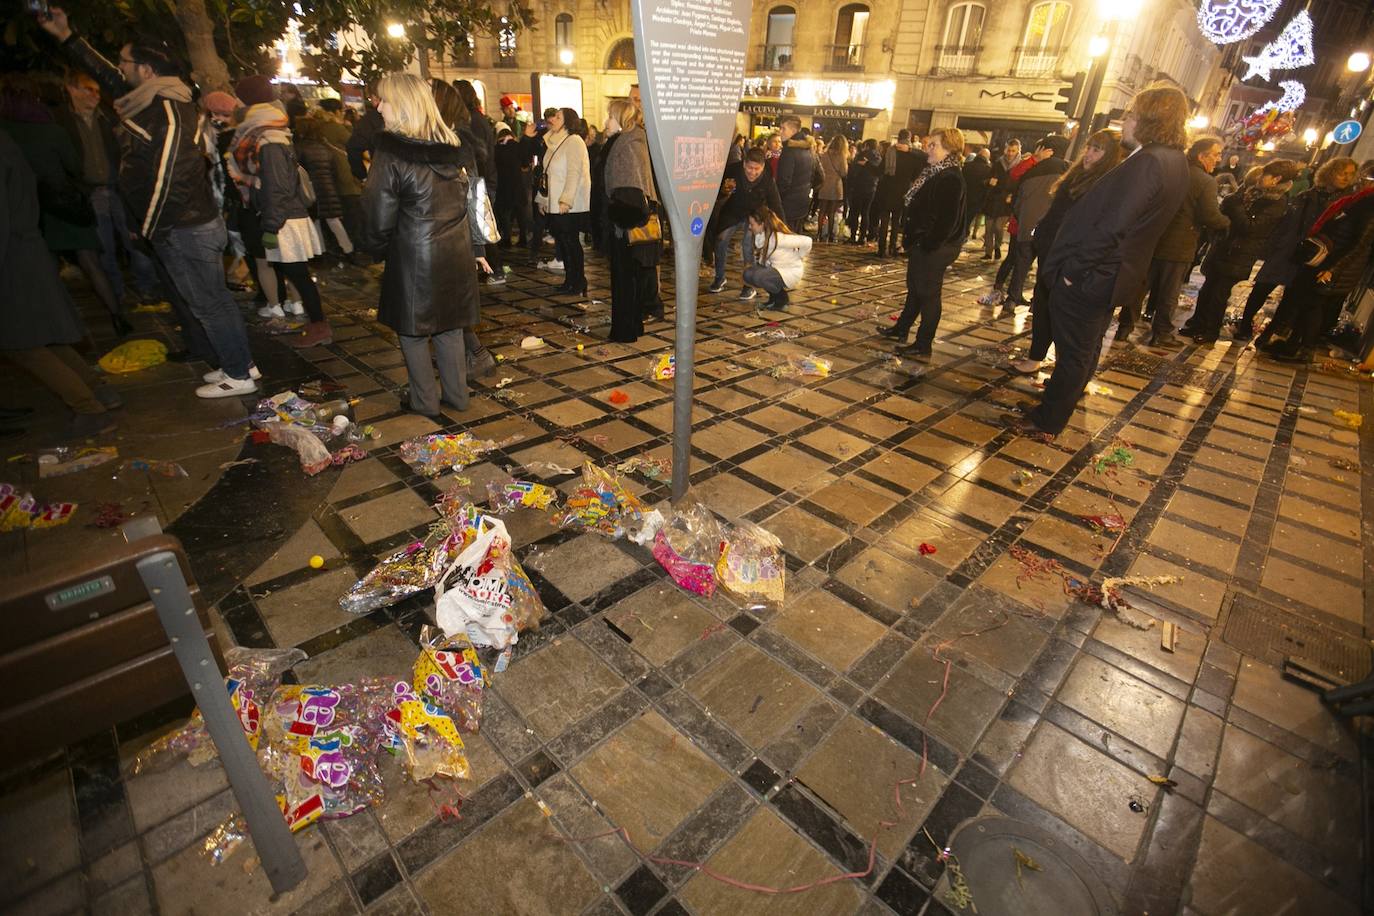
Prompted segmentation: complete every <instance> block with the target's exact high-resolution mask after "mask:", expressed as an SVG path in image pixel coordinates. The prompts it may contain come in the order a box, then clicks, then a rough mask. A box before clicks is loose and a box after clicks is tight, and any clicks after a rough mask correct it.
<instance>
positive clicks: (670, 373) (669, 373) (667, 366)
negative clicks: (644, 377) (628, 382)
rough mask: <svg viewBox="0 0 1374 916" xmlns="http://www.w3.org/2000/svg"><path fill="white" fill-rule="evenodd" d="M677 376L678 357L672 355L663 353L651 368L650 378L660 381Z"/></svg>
mask: <svg viewBox="0 0 1374 916" xmlns="http://www.w3.org/2000/svg"><path fill="white" fill-rule="evenodd" d="M676 375H677V357H676V356H674V355H673V354H671V353H661V354H659V356H658V358H657V359H655V360H654V363H653V365H652V366H650V367H649V377H650V378H652V379H655V380H658V381H662V380H664V379H670V378H674V377H675V376H676Z"/></svg>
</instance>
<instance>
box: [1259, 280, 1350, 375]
mask: <svg viewBox="0 0 1374 916" xmlns="http://www.w3.org/2000/svg"><path fill="white" fill-rule="evenodd" d="M1345 295H1346V294H1345V293H1333V292H1330V291H1328V290H1327V288H1326V287H1325V286H1323V285H1322V284H1320V283H1318V282H1317V272H1316V270H1314V269H1312V268H1309V267H1303V268H1299V269H1298V275H1297V276H1296V277H1294V278H1293V282H1292V283H1290V284H1288V287H1287V288H1286V289H1285V290H1284V291H1283V300H1284V302H1290V301H1291V303H1292V304H1291V306H1290V314H1291V315H1292V324H1293V333H1291V334H1289V335H1288V344H1287V346H1285V347H1283V351H1284V352H1287V353H1291V354H1297V353H1300V352H1301V351H1302V350H1304V349H1307V348H1310V347H1315V346H1316V345H1317V343H1318V341H1320V340H1321V336H1322V333H1323V332H1324V331H1326V330H1327V329H1328V322H1330V324H1332V325H1334V324H1335V319H1339V318H1340V309H1341V305H1342V304H1343V303H1344V302H1345ZM1333 316H1334V317H1333ZM1276 323H1277V318H1276Z"/></svg>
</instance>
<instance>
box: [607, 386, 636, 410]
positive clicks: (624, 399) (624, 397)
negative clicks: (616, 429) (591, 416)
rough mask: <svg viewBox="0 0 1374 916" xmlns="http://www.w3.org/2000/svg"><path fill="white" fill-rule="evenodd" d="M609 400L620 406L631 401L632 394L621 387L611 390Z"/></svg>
mask: <svg viewBox="0 0 1374 916" xmlns="http://www.w3.org/2000/svg"><path fill="white" fill-rule="evenodd" d="M607 400H609V401H610V402H611V403H612V404H615V405H617V406H619V405H622V404H628V403H630V396H629V395H628V394H626V393H625V392H623V391H621V390H620V389H619V388H617V389H615V390H614V391H612V392H611V394H610V397H608V398H607Z"/></svg>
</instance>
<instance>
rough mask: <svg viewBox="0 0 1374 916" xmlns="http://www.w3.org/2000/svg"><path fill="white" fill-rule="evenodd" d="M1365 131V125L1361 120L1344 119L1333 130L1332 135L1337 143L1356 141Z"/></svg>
mask: <svg viewBox="0 0 1374 916" xmlns="http://www.w3.org/2000/svg"><path fill="white" fill-rule="evenodd" d="M1363 132H1364V127H1362V126H1361V125H1360V122H1359V121H1342V122H1341V123H1339V124H1337V125H1336V128H1335V129H1334V130H1333V131H1331V136H1332V137H1333V138H1334V139H1335V141H1336V142H1337V143H1354V142H1355V141H1356V140H1358V139H1359V138H1360V134H1362V133H1363Z"/></svg>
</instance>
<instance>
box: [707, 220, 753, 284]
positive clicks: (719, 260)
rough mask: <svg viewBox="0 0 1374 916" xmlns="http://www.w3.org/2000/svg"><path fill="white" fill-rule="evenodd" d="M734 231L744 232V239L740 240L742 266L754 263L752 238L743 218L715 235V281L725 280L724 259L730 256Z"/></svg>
mask: <svg viewBox="0 0 1374 916" xmlns="http://www.w3.org/2000/svg"><path fill="white" fill-rule="evenodd" d="M736 232H743V233H744V239H743V240H742V241H741V242H740V248H741V249H742V253H743V254H744V266H745V267H750V266H752V265H753V263H754V240H753V239H752V238H750V236H749V221H748V220H743V221H741V222H738V223H735V224H734V225H733V226H726V227H725V228H724V229H722V230H720V234H718V235H717V236H716V283H724V282H725V259H726V258H728V257H729V256H730V243H731V242H733V241H734V240H735V233H736Z"/></svg>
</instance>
